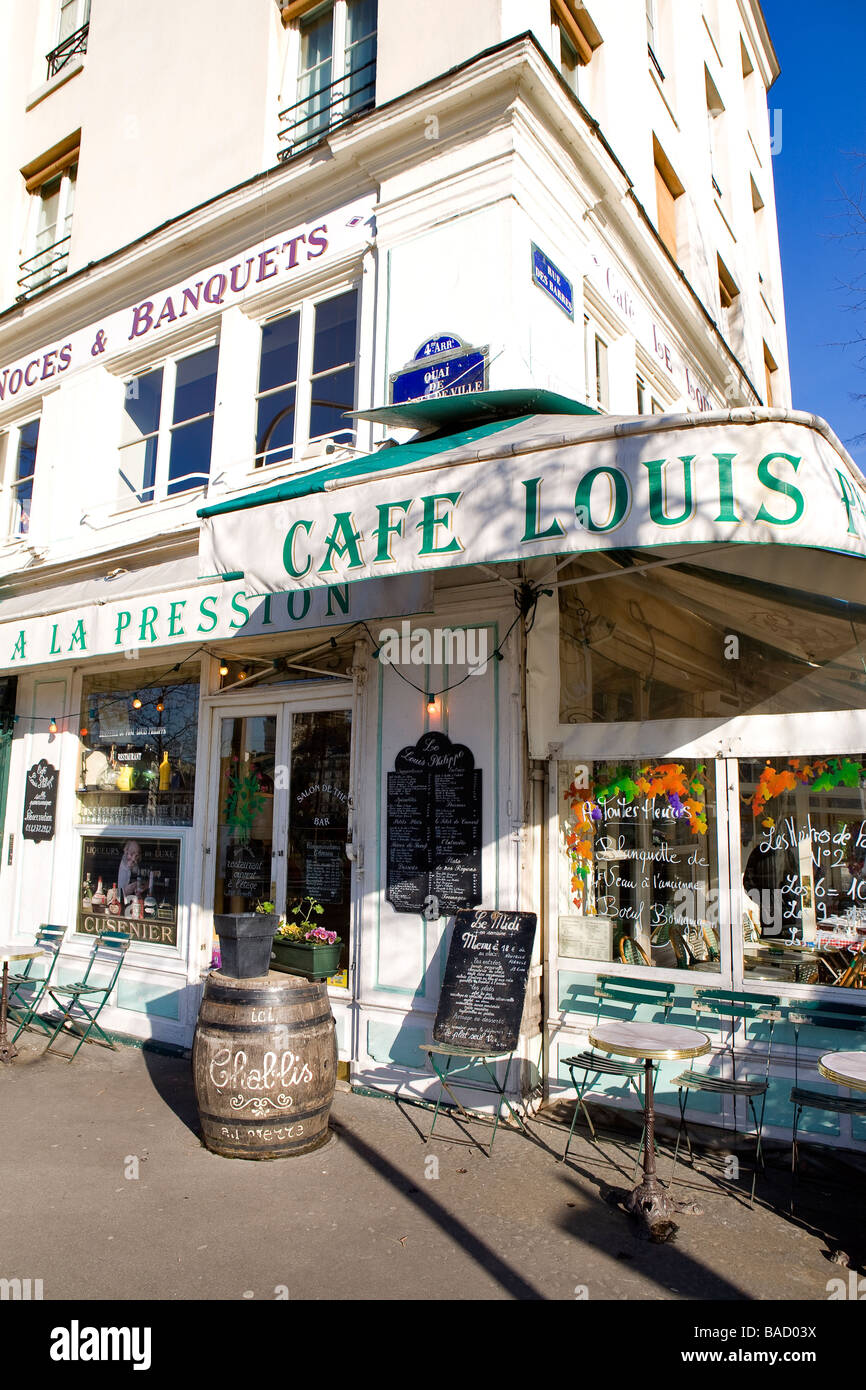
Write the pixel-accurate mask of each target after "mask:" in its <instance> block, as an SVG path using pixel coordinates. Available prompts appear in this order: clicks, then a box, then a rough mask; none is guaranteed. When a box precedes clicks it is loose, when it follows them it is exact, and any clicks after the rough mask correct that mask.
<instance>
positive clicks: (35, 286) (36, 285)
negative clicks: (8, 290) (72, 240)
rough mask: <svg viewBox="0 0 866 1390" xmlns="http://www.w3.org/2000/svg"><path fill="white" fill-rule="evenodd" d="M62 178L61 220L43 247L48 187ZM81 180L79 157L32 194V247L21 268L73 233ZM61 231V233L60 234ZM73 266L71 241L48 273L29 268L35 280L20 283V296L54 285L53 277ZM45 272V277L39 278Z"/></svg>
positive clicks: (29, 243) (30, 234) (30, 229)
mask: <svg viewBox="0 0 866 1390" xmlns="http://www.w3.org/2000/svg"><path fill="white" fill-rule="evenodd" d="M73 175H74V177H73ZM58 178H59V180H60V196H59V200H58V205H57V221H56V222H55V224H54V232H55V236H54V240H53V241H52V242H50V243H49V244H48V245H47V246H43V247H42V248H41V249H40V247H39V244H38V243H39V238H40V236H41V235H42V232H41V230H40V226H39V223H40V221H41V214H42V209H43V207H44V205H45V204H44V193H45V189H46V188H48V187H49V186H50V185H51V184H54V183H55V182H56V181H57V179H58ZM77 180H78V160H76V161H75V162H74V163H73V164H70V165H69V167H68V168H67V169H64V170H63V171H62V172H61V173H60V174H55V175H54V177H53V178H48V179H46V180H45V182H44V183H42V184H40V186H39V187H38V188H34V190H33V192H32V193H31V194H30V217H29V227H28V233H27V238H26V244H27V246H28V248H29V250H28V253H27V255H26V256H25V257H24V259H23V261H22V262H21V264H20V267H19V268H20V269H21V270H22V271H24V268H25V266H26V265H27V263H28V261H31V260H33V259H34V258H35V257H36V256H40V255H44V254H45V253H46V252H49V251H53V250H54V249H55V248H56V247H57V246H59V245H60V243H61V242H62V241H66V240H67V238H69V237H71V236H72V218H73V216H74V212H75V186H76V184H77ZM58 232H60V235H59V236H58V235H57V233H58ZM68 266H69V243H68V242H67V246H66V250H65V251H64V252H63V253H62V255H61V256H60V258H59V259H58V260H56V261H54V262H53V263H50V264H49V265H48V266H46V267H45V269H46V271H47V272H48V273H46V274H44V275H42V268H41V267H40V269H39V270H30V271H26V272H25V275H26V277H27V278H30V279H31V283H30V284H29V285H27V286H26V287H25V286H24V285H21V284H20V282H19V298H24V297H25V296H26V295H28V294H33V293H34V292H35V291H36V290H41V289H42V288H43V287H44V286H45V285H49V284H51V282H52V281H53V280H59V279H61V278H62V276H64V275H65V274H66V271H67V269H68ZM38 275H41V278H39V279H37V278H36V277H37V276H38Z"/></svg>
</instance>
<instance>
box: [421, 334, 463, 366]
mask: <svg viewBox="0 0 866 1390" xmlns="http://www.w3.org/2000/svg"><path fill="white" fill-rule="evenodd" d="M464 346H465V344H463V343H462V342H461V341H460V339H459V338H455V337H454V335H453V334H452V333H441V334H440V335H439V337H438V338H428V339H427V341H426V343H422V344H421V346H420V347H419V349H418V351H417V352H416V353H415V358H414V360H415V361H416V362H420V361H421V360H422V359H423V358H425V357H438V355H439V353H440V352H454V351H455V350H456V349H459V348H462V347H464Z"/></svg>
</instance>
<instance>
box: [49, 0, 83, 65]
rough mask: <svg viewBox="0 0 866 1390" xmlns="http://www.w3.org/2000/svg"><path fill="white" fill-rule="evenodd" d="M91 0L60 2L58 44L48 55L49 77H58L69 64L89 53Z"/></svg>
mask: <svg viewBox="0 0 866 1390" xmlns="http://www.w3.org/2000/svg"><path fill="white" fill-rule="evenodd" d="M89 28H90V0H60V7H59V14H58V25H57V43H56V46H55V47H54V48H52V50H51V52H50V53H49V54H48V76H49V77H56V75H57V73H58V72H62V71H63V69H64V68H65V67H66V65H67V64H68V63H71V62H72V59H73V58H76V57H77V56H78V55H79V54H81V53H85V52H86V51H87V34H88V30H89Z"/></svg>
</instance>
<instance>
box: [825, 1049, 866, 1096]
mask: <svg viewBox="0 0 866 1390" xmlns="http://www.w3.org/2000/svg"><path fill="white" fill-rule="evenodd" d="M818 1071H819V1072H820V1073H821V1075H822V1076H826V1078H827V1080H828V1081H835V1082H836V1085H837V1086H847V1087H848V1089H849V1090H851V1091H866V1052H825V1053H824V1056H823V1057H822V1058H821V1059H820V1061H819V1062H818Z"/></svg>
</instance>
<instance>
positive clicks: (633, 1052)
mask: <svg viewBox="0 0 866 1390" xmlns="http://www.w3.org/2000/svg"><path fill="white" fill-rule="evenodd" d="M589 1041H590V1043H591V1044H592V1046H593V1047H595V1048H598V1050H599V1051H600V1052H613V1053H616V1054H617V1055H619V1056H623V1057H633V1058H636V1059H637V1058H640V1059H641V1060H642V1061H643V1063H644V1123H645V1125H646V1135H645V1141H644V1150H643V1181H642V1182H640V1183H639V1184H638V1185H637V1187H635V1188H633V1189H632V1190H631V1191H627V1190H625V1189H617V1190H616V1200H617V1201H621V1202H622V1203H623V1205H624V1206H625V1209H626V1211H628V1212H630V1213H631V1215H632V1216H634V1217H636V1218H637V1220H638V1221H640V1222H641V1224H642V1226H643V1227H645V1229H646V1232H647V1233H648V1234H649V1235H650V1236H651V1237H652V1238H653V1239H662V1240H664V1239H667V1238H668V1237H669V1236H671V1235H673V1234H674V1232H675V1231H676V1226H675V1225H674V1224H673V1222H672V1220H671V1218H672V1216H673V1215H674V1213H675V1212H680V1211H691V1212H692V1213H693V1214H694V1215H700V1213H701V1208H700V1207H696V1206H695V1205H694V1203H691V1202H677V1201H674V1199H673V1197H671V1196H670V1195H669V1193H668V1192H667V1189H666V1188H665V1187H663V1185H662V1183H661V1182H660V1180H659V1178H658V1176H657V1175H656V1151H655V1109H654V1102H653V1067H654V1064H655V1063H656V1062H675V1061H679V1060H681V1059H683V1058H686V1057H702V1056H703V1055H704V1053H705V1052H709V1050H710V1040H709V1038H708V1037H707V1035H706V1033H702V1032H700V1031H699V1029H697V1028H680V1027H678V1026H676V1025H674V1024H672V1023H617V1022H602V1023H597V1024H596V1025H595V1027H594V1028H592V1029H591V1031H590V1034H589ZM611 1195H613V1194H611Z"/></svg>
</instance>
